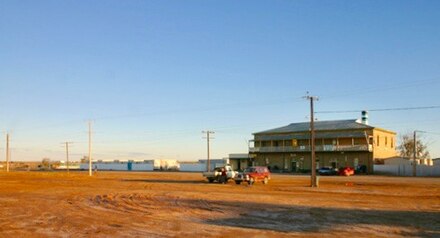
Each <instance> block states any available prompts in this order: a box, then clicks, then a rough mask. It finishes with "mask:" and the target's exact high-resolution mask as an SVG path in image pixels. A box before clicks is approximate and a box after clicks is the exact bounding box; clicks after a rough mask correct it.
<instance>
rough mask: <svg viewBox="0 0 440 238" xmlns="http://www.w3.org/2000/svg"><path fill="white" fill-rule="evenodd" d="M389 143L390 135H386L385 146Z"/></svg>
mask: <svg viewBox="0 0 440 238" xmlns="http://www.w3.org/2000/svg"><path fill="white" fill-rule="evenodd" d="M387 145H388V136H385V146H387Z"/></svg>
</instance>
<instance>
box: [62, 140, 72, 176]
mask: <svg viewBox="0 0 440 238" xmlns="http://www.w3.org/2000/svg"><path fill="white" fill-rule="evenodd" d="M63 144H65V146H66V165H67V174H69V144H73V142H68V141H66V142H64V143H63Z"/></svg>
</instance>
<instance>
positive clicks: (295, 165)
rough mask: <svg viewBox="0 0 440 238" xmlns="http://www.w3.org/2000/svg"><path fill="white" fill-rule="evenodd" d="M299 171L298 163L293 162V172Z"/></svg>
mask: <svg viewBox="0 0 440 238" xmlns="http://www.w3.org/2000/svg"><path fill="white" fill-rule="evenodd" d="M297 170H298V167H297V163H296V161H292V172H296V171H297Z"/></svg>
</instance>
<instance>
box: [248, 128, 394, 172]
mask: <svg viewBox="0 0 440 238" xmlns="http://www.w3.org/2000/svg"><path fill="white" fill-rule="evenodd" d="M253 136H254V139H253V140H252V141H251V142H253V146H252V147H250V148H249V156H250V158H251V161H252V163H253V165H262V166H269V167H270V168H271V169H272V170H274V171H284V172H308V171H310V170H311V155H310V154H311V146H310V123H309V122H304V123H293V124H290V125H287V126H284V127H280V128H275V129H271V130H267V131H262V132H257V133H254V134H253ZM315 151H316V161H317V168H319V167H323V166H331V167H334V168H340V167H345V166H350V167H355V168H363V169H364V170H365V172H368V173H372V172H373V164H374V163H375V162H380V161H382V160H384V159H387V158H392V157H395V156H397V152H396V133H395V132H393V131H389V130H385V129H382V128H378V127H373V126H369V125H368V123H367V121H366V120H363V121H358V120H338V121H317V122H315Z"/></svg>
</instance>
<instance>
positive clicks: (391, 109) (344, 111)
mask: <svg viewBox="0 0 440 238" xmlns="http://www.w3.org/2000/svg"><path fill="white" fill-rule="evenodd" d="M436 108H440V106H421V107H397V108H380V109H366V110H365V109H362V110H340V111H338V110H335V111H317V112H315V113H321V114H324V113H352V112H360V111H369V112H384V111H408V110H424V109H436Z"/></svg>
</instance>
